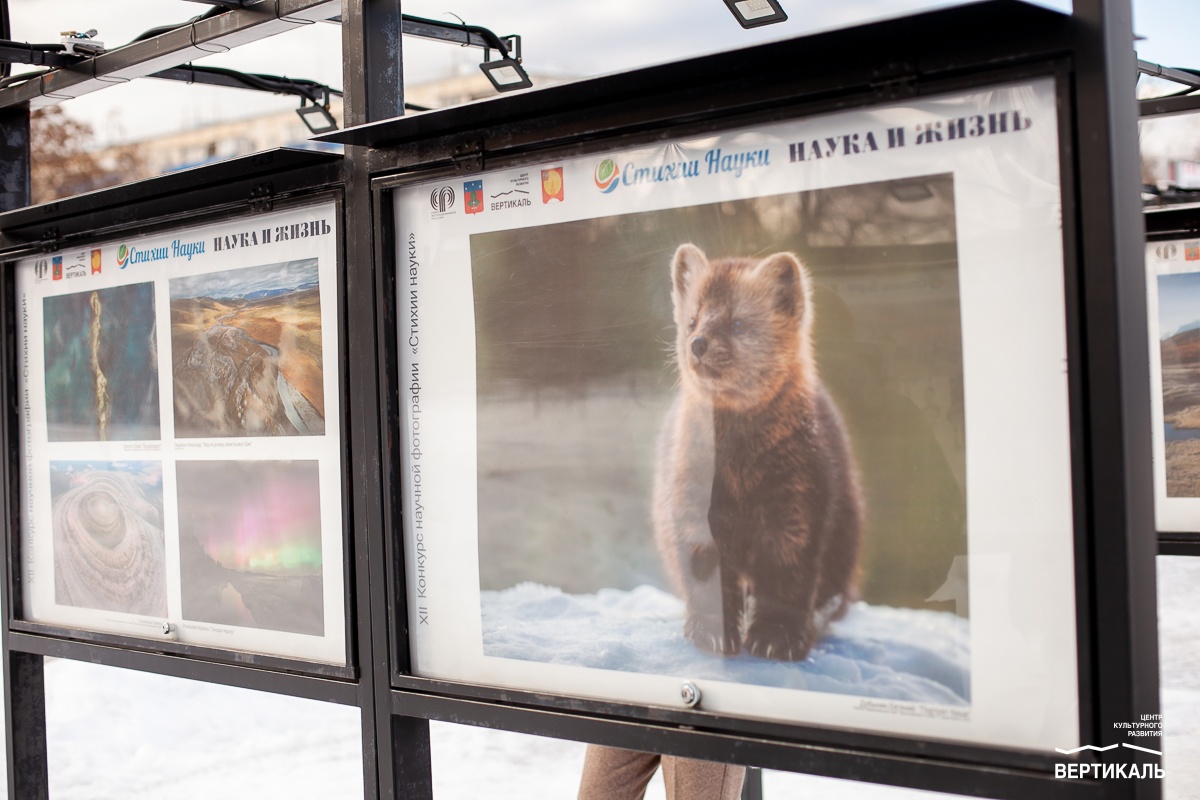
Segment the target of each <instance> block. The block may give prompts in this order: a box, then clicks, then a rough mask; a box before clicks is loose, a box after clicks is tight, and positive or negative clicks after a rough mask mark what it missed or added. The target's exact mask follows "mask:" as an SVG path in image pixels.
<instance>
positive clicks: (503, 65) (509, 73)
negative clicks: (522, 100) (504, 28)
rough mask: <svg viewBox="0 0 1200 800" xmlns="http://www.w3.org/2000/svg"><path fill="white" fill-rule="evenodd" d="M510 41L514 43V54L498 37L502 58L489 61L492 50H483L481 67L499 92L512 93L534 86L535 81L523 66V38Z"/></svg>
mask: <svg viewBox="0 0 1200 800" xmlns="http://www.w3.org/2000/svg"><path fill="white" fill-rule="evenodd" d="M489 38H490V37H489ZM508 39H509V41H511V42H513V53H512V54H510V53H509V50H508V48H507V47H505V46H504V40H503V39H501V38H499V37H496V49H497V50H499V51H500V58H498V59H496V60H495V61H489V60H488V59H490V58H491V57H492V51H491V48H488V47H485V48H483V63H482V64H480V65H479V68H480V69H481V70H483V74H484V75H486V76H487V79H488V80H489V81H491V82H492V86H494V87H495V88H496V91H497V92H512V91H516V90H517V89H528V88H529V87H531V86H533V81H532V80H530V79H529V73H527V72H526V71H525V68H524V67H522V66H521V37H520V36H510V37H508Z"/></svg>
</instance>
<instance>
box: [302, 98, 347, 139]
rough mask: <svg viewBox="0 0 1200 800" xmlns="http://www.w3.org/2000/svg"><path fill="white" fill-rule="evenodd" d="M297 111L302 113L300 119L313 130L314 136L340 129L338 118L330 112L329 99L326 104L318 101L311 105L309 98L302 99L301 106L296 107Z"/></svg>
mask: <svg viewBox="0 0 1200 800" xmlns="http://www.w3.org/2000/svg"><path fill="white" fill-rule="evenodd" d="M296 113H297V114H299V115H300V120H301V121H302V122H303V123H304V125H305V127H307V128H308V129H309V131H311V132H312V134H313V136H316V135H318V134H322V133H332V132H333V131H336V130H337V129H338V125H337V120H335V119H334V118H333V115H332V114H330V113H329V105H328V101H327V102H326V105H321V104H320V103H317V102H313V104H312V105H309V103H308V101H307V100H305V99H301V100H300V107H299V108H297V109H296Z"/></svg>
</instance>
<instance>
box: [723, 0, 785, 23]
mask: <svg viewBox="0 0 1200 800" xmlns="http://www.w3.org/2000/svg"><path fill="white" fill-rule="evenodd" d="M725 5H726V6H728V7H729V11H730V13H732V14H733V16H734V17H736V18H737V21H738V24H739V25H741V26H742V27H743V28H757V27H759V26H760V25H770V24H771V23H774V22H783V21H785V20H786V19H787V18H788V15H787V13H786V12H785V11H784V10H783V8H782V7H781V6H780V5H779V3H778V2H776V0H725Z"/></svg>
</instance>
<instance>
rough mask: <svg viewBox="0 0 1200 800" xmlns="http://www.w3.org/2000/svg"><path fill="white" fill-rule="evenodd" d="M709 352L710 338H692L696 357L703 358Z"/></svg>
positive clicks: (693, 351)
mask: <svg viewBox="0 0 1200 800" xmlns="http://www.w3.org/2000/svg"><path fill="white" fill-rule="evenodd" d="M707 352H708V339H705V338H704V337H703V336H697V337H696V338H695V339H692V355H694V356H695V357H696V358H703V357H704V354H705V353H707Z"/></svg>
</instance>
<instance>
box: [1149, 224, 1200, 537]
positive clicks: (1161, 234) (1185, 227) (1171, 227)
mask: <svg viewBox="0 0 1200 800" xmlns="http://www.w3.org/2000/svg"><path fill="white" fill-rule="evenodd" d="M1145 218H1146V241H1148V242H1160V241H1167V240H1173V239H1184V238H1188V237H1196V238H1200V206H1198V205H1180V206H1163V207H1150V208H1147V209H1146V211H1145ZM1156 388H1157V387H1153V386H1152V387H1151V391H1152V392H1153V391H1155V390H1156ZM1158 554H1159V555H1162V556H1200V530H1196V531H1191V532H1186V533H1180V532H1172V531H1158Z"/></svg>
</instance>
